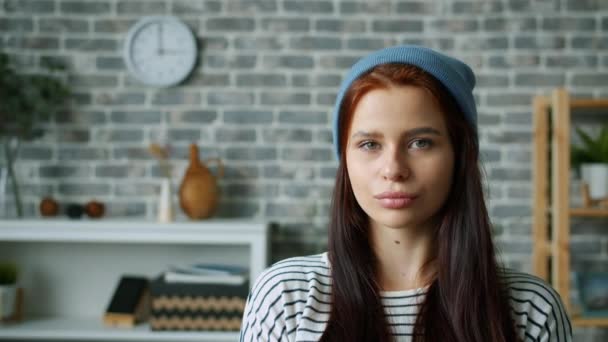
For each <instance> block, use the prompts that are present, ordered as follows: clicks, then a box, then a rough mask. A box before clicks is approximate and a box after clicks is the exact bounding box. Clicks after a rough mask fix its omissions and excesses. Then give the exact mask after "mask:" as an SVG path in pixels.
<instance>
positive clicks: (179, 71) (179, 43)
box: [124, 16, 197, 87]
mask: <svg viewBox="0 0 608 342" xmlns="http://www.w3.org/2000/svg"><path fill="white" fill-rule="evenodd" d="M196 55H197V47H196V39H195V37H194V34H193V33H192V31H191V30H190V28H188V26H186V25H185V24H184V23H183V22H181V21H180V20H178V19H177V18H175V17H170V16H153V17H146V18H143V19H141V20H139V21H138V22H137V23H136V24H135V25H133V27H132V28H131V29H130V30H129V33H128V35H127V40H126V42H125V50H124V58H125V62H126V65H127V68H128V70H129V72H130V73H131V74H132V75H133V76H134V77H135V78H137V79H138V80H139V81H141V82H142V83H144V84H147V85H153V86H159V87H168V86H172V85H176V84H178V83H179V82H181V81H183V80H184V79H185V78H186V77H187V76H188V75H189V74H190V72H191V71H192V69H193V68H194V65H195V63H196Z"/></svg>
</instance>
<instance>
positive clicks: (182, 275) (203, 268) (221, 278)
mask: <svg viewBox="0 0 608 342" xmlns="http://www.w3.org/2000/svg"><path fill="white" fill-rule="evenodd" d="M248 274H249V269H248V268H247V267H242V266H238V265H225V264H212V263H195V264H191V265H187V266H171V267H170V268H169V270H168V271H166V272H165V274H164V279H165V281H166V282H169V283H204V284H232V285H239V284H243V283H244V282H245V281H246V280H247V277H248Z"/></svg>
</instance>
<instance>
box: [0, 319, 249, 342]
mask: <svg viewBox="0 0 608 342" xmlns="http://www.w3.org/2000/svg"><path fill="white" fill-rule="evenodd" d="M13 339H44V340H61V341H74V340H78V341H209V342H211V341H213V342H216V341H217V342H220V341H222V342H223V341H237V340H238V339H239V332H205V331H152V330H150V328H149V326H148V325H147V324H140V325H137V326H136V327H135V328H127V329H125V328H111V327H106V326H104V325H103V324H102V319H101V317H91V318H75V317H73V318H72V317H47V318H38V319H30V320H26V321H24V322H21V323H10V324H3V325H0V340H13Z"/></svg>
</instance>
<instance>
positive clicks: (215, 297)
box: [149, 276, 249, 331]
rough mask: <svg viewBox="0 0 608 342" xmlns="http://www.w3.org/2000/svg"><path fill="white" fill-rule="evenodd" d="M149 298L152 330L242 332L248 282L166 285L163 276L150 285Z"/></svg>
mask: <svg viewBox="0 0 608 342" xmlns="http://www.w3.org/2000/svg"><path fill="white" fill-rule="evenodd" d="M150 294H151V297H152V303H151V312H150V320H149V321H150V328H151V329H152V330H204V331H239V330H240V327H241V320H242V317H243V312H244V310H245V302H246V301H247V295H248V294H249V282H248V281H245V282H244V283H243V284H241V285H231V284H204V283H167V282H165V280H164V277H163V276H160V277H158V278H156V279H155V280H154V281H152V283H151V284H150Z"/></svg>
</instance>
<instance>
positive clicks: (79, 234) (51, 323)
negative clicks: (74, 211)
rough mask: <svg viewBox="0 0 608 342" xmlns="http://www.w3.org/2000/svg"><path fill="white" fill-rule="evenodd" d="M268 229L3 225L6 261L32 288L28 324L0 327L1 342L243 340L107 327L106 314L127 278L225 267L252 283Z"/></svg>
mask: <svg viewBox="0 0 608 342" xmlns="http://www.w3.org/2000/svg"><path fill="white" fill-rule="evenodd" d="M268 228H269V224H268V223H265V222H255V221H253V220H228V219H221V220H220V219H216V220H206V221H200V222H172V223H157V222H147V221H135V220H132V221H124V220H122V221H118V220H111V219H102V220H48V219H44V220H0V260H7V259H8V260H12V261H15V262H17V264H18V266H19V270H20V276H19V279H20V280H19V284H20V285H21V286H22V287H23V288H24V289H25V321H24V322H21V323H18V324H14V325H4V326H0V340H4V341H9V340H10V341H13V340H55V341H56V340H61V341H69V340H72V341H74V340H78V341H87V340H88V341H214V342H215V341H237V340H238V333H237V332H231V333H224V332H153V331H151V330H149V328H148V327H147V326H146V325H145V324H143V325H139V326H137V327H136V328H135V329H120V328H107V327H104V326H103V324H102V316H103V313H104V311H105V309H106V307H107V305H108V303H109V301H110V298H111V296H112V293H113V291H114V288H115V287H116V284H117V283H118V280H119V279H120V276H121V275H126V274H130V275H143V276H147V277H150V278H153V277H155V276H157V275H159V274H160V273H161V272H162V271H163V270H164V269H165V268H166V267H167V266H169V265H175V264H189V263H193V262H197V261H205V262H220V263H221V262H226V263H232V264H239V265H242V266H248V267H249V268H250V279H251V282H252V281H253V280H254V279H255V278H256V277H257V275H258V274H259V273H260V272H262V270H264V268H265V267H267V265H268ZM251 282H250V284H251Z"/></svg>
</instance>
